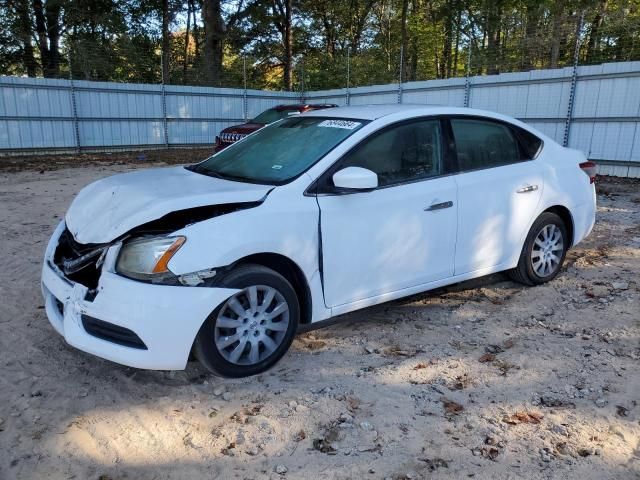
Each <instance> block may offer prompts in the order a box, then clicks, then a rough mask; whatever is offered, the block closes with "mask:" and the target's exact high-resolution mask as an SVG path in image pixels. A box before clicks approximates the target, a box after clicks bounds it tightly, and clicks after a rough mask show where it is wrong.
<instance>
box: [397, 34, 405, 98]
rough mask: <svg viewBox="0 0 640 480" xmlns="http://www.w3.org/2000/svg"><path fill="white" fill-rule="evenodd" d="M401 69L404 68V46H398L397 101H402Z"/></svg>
mask: <svg viewBox="0 0 640 480" xmlns="http://www.w3.org/2000/svg"><path fill="white" fill-rule="evenodd" d="M402 70H404V47H400V75H398V103H402Z"/></svg>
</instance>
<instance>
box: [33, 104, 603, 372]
mask: <svg viewBox="0 0 640 480" xmlns="http://www.w3.org/2000/svg"><path fill="white" fill-rule="evenodd" d="M594 176H595V165H594V164H593V163H592V162H587V161H586V159H585V157H584V155H583V154H582V153H580V152H578V151H575V150H570V149H567V148H563V147H561V146H559V145H558V144H557V143H555V142H554V141H553V140H551V139H550V138H548V137H546V136H545V135H543V134H541V133H540V132H537V131H535V130H534V129H532V128H531V127H529V126H527V125H525V124H523V123H521V122H519V121H516V120H514V119H511V118H509V117H505V116H502V115H498V114H492V113H489V112H482V111H476V110H469V109H462V108H448V107H427V106H407V105H404V106H403V105H393V106H372V107H344V108H335V109H330V110H320V111H316V112H310V113H305V114H303V115H300V116H295V117H290V118H286V119H283V120H281V121H279V122H277V123H275V124H272V125H270V126H267V127H265V128H263V129H261V130H259V131H258V132H256V133H254V134H252V135H250V136H248V137H246V138H245V139H243V140H242V141H240V142H237V143H236V144H234V145H232V146H230V147H229V148H227V149H225V150H223V151H222V152H220V153H218V154H216V155H214V156H213V157H211V158H209V159H207V160H205V161H203V162H202V163H199V164H196V165H192V166H188V167H171V168H160V169H151V170H146V171H135V172H132V173H125V174H120V175H115V176H112V177H109V178H106V179H103V180H99V181H97V182H95V183H93V184H91V185H89V186H87V187H86V188H84V189H83V190H82V191H81V192H80V193H79V195H78V196H77V198H76V199H75V200H74V201H73V203H72V205H71V207H70V208H69V211H68V212H67V214H66V216H65V219H64V221H63V222H61V223H60V224H59V225H58V227H57V229H56V230H55V232H54V234H53V236H52V238H51V241H50V242H49V245H48V247H47V250H46V254H45V259H44V265H43V271H42V289H43V293H44V297H45V300H46V312H47V315H48V317H49V320H50V321H51V324H52V325H53V327H54V328H55V329H56V330H57V331H58V332H59V333H60V334H61V335H63V336H64V338H65V340H66V341H67V342H68V343H69V344H71V345H73V346H75V347H77V348H79V349H80V350H83V351H85V352H89V353H92V354H94V355H97V356H100V357H103V358H106V359H109V360H112V361H115V362H118V363H121V364H125V365H129V366H133V367H139V368H149V369H183V368H185V366H186V364H187V361H188V359H189V358H190V355H191V354H193V355H194V356H195V357H196V358H197V359H198V360H199V361H200V362H202V364H204V366H205V367H206V368H208V369H209V370H211V371H213V372H215V373H217V374H220V375H223V376H229V377H239V376H246V375H253V374H256V373H259V372H262V371H264V370H266V369H268V368H269V367H271V366H272V365H273V364H274V363H275V362H277V361H278V360H279V359H280V358H281V357H282V356H283V355H284V354H285V352H286V351H287V349H288V348H289V346H290V344H291V342H292V339H293V337H294V335H295V333H296V330H297V329H298V326H299V325H301V324H308V323H312V322H318V321H320V320H324V319H328V318H330V317H333V316H336V315H340V314H343V313H347V312H350V311H353V310H357V309H360V308H363V307H367V306H370V305H375V304H378V303H381V302H386V301H389V300H393V299H397V298H400V297H405V296H408V295H412V294H416V293H418V292H423V291H426V290H430V289H433V288H436V287H441V286H443V285H447V284H452V283H455V282H460V281H462V280H467V279H470V278H474V277H479V276H482V275H487V274H489V273H493V272H497V271H502V270H506V271H509V273H510V274H511V275H512V277H513V278H515V279H517V280H518V281H520V282H523V283H525V284H529V285H535V284H540V283H543V282H546V281H549V280H551V279H553V278H554V277H555V276H556V275H557V274H558V272H559V271H560V268H561V266H562V263H563V260H564V258H565V253H566V251H567V249H568V248H569V247H571V246H572V245H575V244H576V243H578V242H579V241H580V240H582V239H583V238H584V237H585V236H586V235H587V234H588V233H589V232H590V230H591V228H592V226H593V223H594V216H595V191H594V185H593V180H594Z"/></svg>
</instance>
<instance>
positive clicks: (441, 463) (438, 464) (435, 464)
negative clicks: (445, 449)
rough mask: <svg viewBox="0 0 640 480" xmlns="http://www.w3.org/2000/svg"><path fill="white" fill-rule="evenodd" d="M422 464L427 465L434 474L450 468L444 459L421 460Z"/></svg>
mask: <svg viewBox="0 0 640 480" xmlns="http://www.w3.org/2000/svg"><path fill="white" fill-rule="evenodd" d="M418 460H419V461H420V462H424V463H426V464H427V467H428V468H429V470H431V471H432V472H433V471H435V470H437V469H438V468H449V462H447V461H446V460H444V459H442V458H433V459H431V458H419V459H418Z"/></svg>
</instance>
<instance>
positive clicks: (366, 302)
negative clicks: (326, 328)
mask: <svg viewBox="0 0 640 480" xmlns="http://www.w3.org/2000/svg"><path fill="white" fill-rule="evenodd" d="M516 264H517V258H516V260H515V262H514V261H509V262H506V263H502V264H500V265H495V266H493V267H488V268H483V269H480V270H474V271H473V272H467V273H464V274H462V275H455V276H453V277H449V278H444V279H442V280H436V281H435V282H429V283H423V284H421V285H416V286H415V287H409V288H404V289H402V290H396V291H394V292H388V293H384V294H382V295H377V296H375V297H369V298H364V299H362V300H358V301H356V302H352V303H345V304H343V305H338V306H336V307H333V308H332V309H331V316H332V317H335V316H336V315H342V314H345V313H348V312H353V311H355V310H360V309H361V308H366V307H371V306H373V305H378V304H379V303H384V302H389V301H391V300H397V299H398V298H403V297H409V296H411V295H415V294H417V293H423V292H427V291H429V290H433V289H435V288H440V287H444V286H446V285H452V284H454V283H459V282H463V281H465V280H471V279H472V278H477V277H483V276H485V275H489V274H492V273H496V272H502V271H504V270H509V269H510V268H513V267H515V265H516Z"/></svg>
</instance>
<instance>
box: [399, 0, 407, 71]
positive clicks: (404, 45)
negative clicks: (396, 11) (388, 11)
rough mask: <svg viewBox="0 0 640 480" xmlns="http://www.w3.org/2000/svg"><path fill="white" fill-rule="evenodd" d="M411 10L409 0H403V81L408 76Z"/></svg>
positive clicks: (401, 55)
mask: <svg viewBox="0 0 640 480" xmlns="http://www.w3.org/2000/svg"><path fill="white" fill-rule="evenodd" d="M408 11H409V0H402V17H401V20H400V22H401V26H400V28H401V30H400V48H401V49H402V50H401V54H400V59H401V60H402V65H400V68H401V69H402V70H401V71H400V78H401V79H402V81H406V78H407V66H406V65H407V56H408V54H409V48H408V46H409V41H408V40H409V37H408V35H407V12H408Z"/></svg>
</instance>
